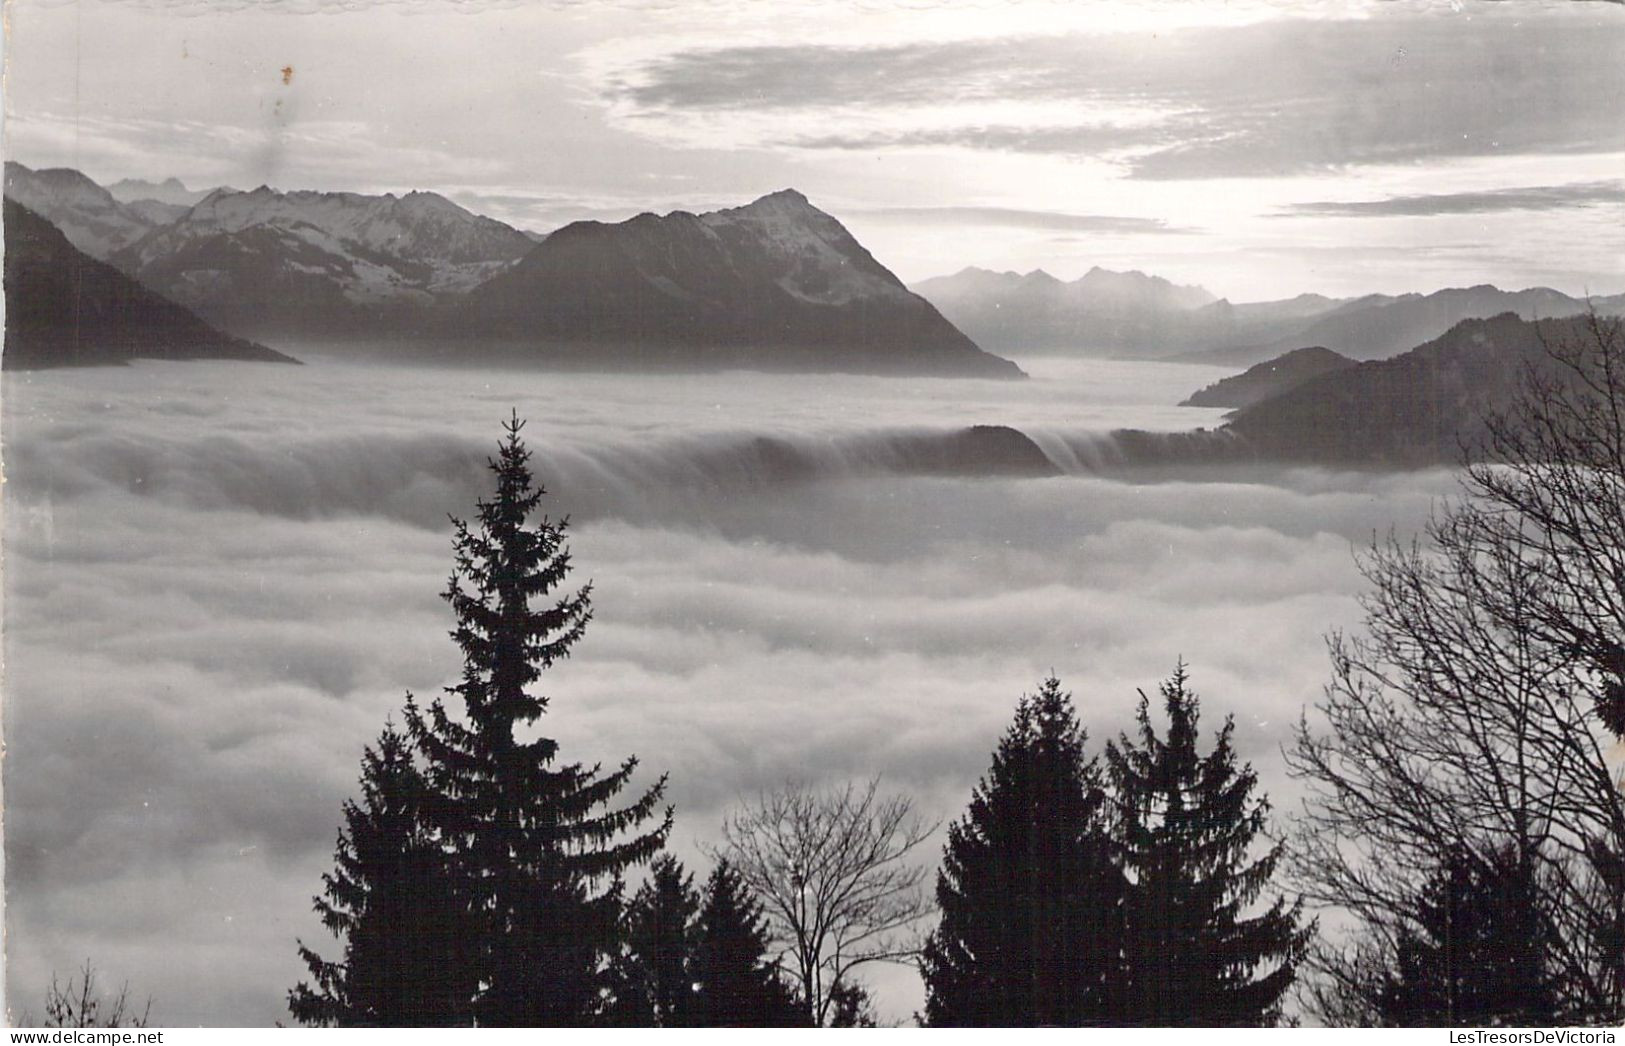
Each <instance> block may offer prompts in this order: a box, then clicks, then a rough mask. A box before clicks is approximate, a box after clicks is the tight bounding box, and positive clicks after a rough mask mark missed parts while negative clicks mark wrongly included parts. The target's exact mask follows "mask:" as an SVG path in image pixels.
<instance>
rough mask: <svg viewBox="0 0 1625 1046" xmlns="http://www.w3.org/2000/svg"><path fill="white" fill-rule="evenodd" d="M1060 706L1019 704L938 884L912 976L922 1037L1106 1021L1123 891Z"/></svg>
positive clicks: (953, 832)
mask: <svg viewBox="0 0 1625 1046" xmlns="http://www.w3.org/2000/svg"><path fill="white" fill-rule="evenodd" d="M1084 742H1085V735H1084V732H1083V730H1082V729H1081V728H1080V727H1079V726H1078V722H1077V717H1076V715H1075V713H1074V711H1073V708H1072V699H1071V696H1070V695H1069V694H1066V693H1064V692H1063V691H1062V690H1061V685H1060V682H1059V681H1058V680H1056V679H1054V678H1050V679H1047V680H1045V681H1044V683H1043V685H1042V686H1041V687H1040V688H1039V691H1038V693H1037V695H1036V696H1033V697H1023V698H1022V699H1021V701H1020V703H1019V704H1018V705H1017V706H1016V715H1015V722H1014V723H1012V724H1011V726H1010V728H1009V730H1008V731H1007V732H1006V733H1005V735H1004V737H1003V739H1002V740H1000V742H999V746H998V749H997V750H996V751H995V752H994V754H993V765H992V767H991V769H990V770H989V771H988V774H987V776H986V777H984V778H983V779H982V782H981V784H980V786H979V787H978V788H977V789H976V792H975V793H974V795H973V797H972V799H971V805H970V809H969V811H968V812H967V813H966V815H965V817H964V819H963V820H961V821H959V822H958V823H956V824H954V825H952V826H951V827H950V828H949V830H948V842H947V846H946V848H945V852H944V855H943V863H942V869H941V871H940V872H939V873H938V875H937V903H938V905H939V907H940V908H941V910H942V918H941V922H940V924H939V925H938V927H937V928H936V930H935V932H933V933H932V934H931V937H930V939H929V940H928V942H927V943H926V947H925V951H924V956H923V962H922V972H923V974H924V977H925V982H926V1014H925V1016H926V1020H927V1022H928V1023H930V1024H932V1025H980V1026H989V1025H991V1026H1037V1025H1074V1026H1075V1025H1082V1024H1094V1023H1106V1022H1108V1021H1109V1020H1110V1019H1111V1016H1112V1014H1111V1008H1112V1002H1113V996H1114V994H1115V992H1114V989H1115V986H1116V985H1115V981H1116V974H1117V970H1118V952H1119V948H1120V941H1121V933H1122V929H1121V904H1122V893H1123V884H1122V878H1121V876H1120V874H1119V873H1118V872H1117V870H1116V869H1115V867H1114V866H1113V865H1112V863H1111V844H1110V840H1109V838H1108V835H1107V819H1106V804H1105V798H1104V795H1103V792H1102V789H1101V783H1100V775H1099V771H1098V768H1097V766H1096V764H1095V762H1094V761H1093V760H1088V759H1085V757H1084Z"/></svg>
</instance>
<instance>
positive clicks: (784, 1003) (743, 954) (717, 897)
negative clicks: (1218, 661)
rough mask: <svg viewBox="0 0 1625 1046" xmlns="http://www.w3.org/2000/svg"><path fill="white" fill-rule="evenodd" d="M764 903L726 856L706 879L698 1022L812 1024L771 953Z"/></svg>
mask: <svg viewBox="0 0 1625 1046" xmlns="http://www.w3.org/2000/svg"><path fill="white" fill-rule="evenodd" d="M768 944H769V942H768V931H767V925H766V921H765V920H764V919H763V917H762V906H761V904H760V903H759V902H758V901H757V900H756V899H755V898H754V897H752V896H751V893H750V890H749V888H748V887H746V885H745V881H744V880H743V879H742V878H740V876H739V873H738V872H736V871H734V869H733V867H732V866H731V865H729V864H728V862H727V861H726V860H722V861H719V862H718V863H717V866H716V868H714V869H712V871H711V875H710V878H708V879H707V880H706V882H705V890H704V901H703V904H702V906H701V908H700V915H699V919H698V920H697V924H696V926H695V935H694V958H693V964H692V967H691V970H692V973H693V976H694V985H695V996H694V1023H695V1024H697V1025H700V1026H702V1027H707V1028H722V1027H741V1028H784V1027H796V1026H800V1025H805V1024H806V1023H807V1014H806V1008H805V1007H804V1006H803V1005H801V1004H800V1003H799V1002H797V1000H796V998H795V994H794V993H793V992H792V991H791V990H790V988H789V987H788V986H787V985H786V984H785V983H784V979H783V977H782V976H781V975H780V973H779V969H778V966H777V964H775V963H774V962H773V961H772V960H771V959H770V958H769V957H768Z"/></svg>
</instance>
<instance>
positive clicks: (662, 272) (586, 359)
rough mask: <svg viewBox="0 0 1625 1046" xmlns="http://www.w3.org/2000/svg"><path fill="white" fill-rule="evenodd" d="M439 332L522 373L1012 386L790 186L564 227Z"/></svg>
mask: <svg viewBox="0 0 1625 1046" xmlns="http://www.w3.org/2000/svg"><path fill="white" fill-rule="evenodd" d="M451 330H453V331H455V332H456V333H457V334H458V335H459V336H460V337H462V338H464V339H467V340H470V341H474V342H483V343H491V342H497V343H502V344H504V345H506V346H507V351H508V352H509V354H510V356H511V357H512V358H515V359H523V360H528V361H532V362H548V363H561V364H571V365H578V364H590V365H610V366H680V367H690V366H705V367H731V366H743V367H755V368H768V369H816V370H828V369H834V370H849V371H863V372H894V373H911V374H954V375H981V376H988V377H1019V376H1020V375H1021V371H1020V370H1019V368H1017V367H1016V365H1015V364H1013V363H1010V362H1009V361H1008V360H1003V359H1000V358H998V357H997V356H993V355H990V354H988V353H986V352H983V351H982V350H981V349H980V348H978V347H977V345H976V344H975V343H974V342H973V341H971V339H969V338H967V337H966V336H965V335H964V334H962V333H960V331H958V330H957V329H955V327H954V326H953V324H951V323H949V322H948V321H947V320H946V319H944V318H943V317H942V315H941V314H940V313H938V312H937V310H936V309H935V308H933V307H932V305H931V304H930V303H929V302H928V301H926V300H925V299H924V298H921V297H920V296H918V295H916V294H913V293H912V292H910V291H909V290H908V288H907V287H905V286H903V284H902V282H901V281H899V280H898V279H897V277H896V276H894V275H892V273H891V272H890V271H889V270H887V269H886V268H885V267H884V266H883V265H881V264H880V263H879V262H878V261H876V260H875V259H874V257H873V256H872V255H871V254H870V253H869V252H868V251H867V250H865V249H864V248H863V246H862V245H861V244H859V243H858V242H857V240H855V239H853V237H852V235H851V234H850V233H849V232H847V230H846V229H845V228H844V227H843V226H842V225H841V223H840V222H838V221H836V220H835V219H834V218H832V217H830V216H829V215H828V214H825V213H824V212H823V211H820V210H819V209H818V208H816V207H814V206H812V204H810V203H808V202H807V199H806V197H804V196H802V195H801V194H800V193H798V192H795V191H794V190H784V191H781V192H776V193H773V194H771V195H769V196H764V197H762V198H761V199H759V200H757V201H755V202H754V203H751V204H749V205H747V206H744V207H736V208H732V209H729V210H721V211H715V212H711V213H708V214H698V215H696V214H690V213H688V212H686V211H676V212H673V213H671V214H668V215H665V216H664V217H661V216H657V215H654V214H642V215H639V216H637V217H636V218H632V219H631V220H629V221H625V222H620V223H618V224H605V223H602V222H595V221H583V222H575V223H573V224H571V225H567V226H565V227H564V228H562V229H559V230H558V231H556V232H554V233H553V234H552V235H550V236H549V237H548V238H547V239H546V240H544V241H543V242H541V243H540V244H538V245H537V246H536V247H535V249H534V250H532V251H531V253H530V254H528V255H527V256H526V257H525V258H524V259H523V260H522V261H520V262H519V263H518V264H517V265H515V266H513V267H512V268H511V269H509V270H507V271H505V272H503V273H501V274H500V275H497V276H495V277H493V278H492V279H491V280H490V281H489V282H487V283H485V284H484V285H482V286H480V287H478V288H476V289H475V290H474V291H473V292H472V293H471V294H470V295H469V296H468V298H467V299H466V300H465V301H464V302H463V303H462V305H461V306H460V307H459V308H458V309H457V310H456V311H455V314H454V319H453V321H452V328H451ZM467 351H468V352H481V351H486V352H489V351H491V350H490V349H489V348H486V349H481V348H479V347H471V348H469V349H468V350H467ZM464 355H465V357H466V352H465V353H464Z"/></svg>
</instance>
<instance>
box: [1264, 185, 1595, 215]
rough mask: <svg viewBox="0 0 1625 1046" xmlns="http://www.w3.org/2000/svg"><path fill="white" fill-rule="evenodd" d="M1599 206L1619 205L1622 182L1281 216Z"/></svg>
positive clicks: (1369, 203)
mask: <svg viewBox="0 0 1625 1046" xmlns="http://www.w3.org/2000/svg"><path fill="white" fill-rule="evenodd" d="M1599 204H1611V205H1614V206H1616V207H1617V206H1619V205H1621V204H1625V181H1600V182H1575V183H1572V184H1569V185H1534V186H1529V187H1527V188H1517V189H1487V190H1484V191H1482V192H1453V193H1420V194H1417V195H1414V196H1389V197H1387V198H1385V199H1381V200H1317V201H1313V202H1310V203H1297V204H1293V205H1292V206H1291V207H1289V208H1288V209H1287V210H1286V212H1285V213H1286V214H1287V215H1306V214H1308V215H1328V216H1333V217H1339V218H1386V217H1418V216H1419V217H1427V216H1431V215H1438V214H1493V213H1495V212H1498V211H1557V210H1566V209H1568V208H1571V207H1591V206H1596V205H1599Z"/></svg>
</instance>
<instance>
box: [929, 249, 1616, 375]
mask: <svg viewBox="0 0 1625 1046" xmlns="http://www.w3.org/2000/svg"><path fill="white" fill-rule="evenodd" d="M1125 289H1132V292H1131V293H1125ZM915 290H917V291H918V292H919V293H920V294H922V295H924V296H925V297H926V298H928V299H930V300H931V301H932V302H933V303H934V304H936V305H937V306H938V308H940V309H941V310H942V312H943V315H945V316H946V317H948V319H949V320H951V321H953V322H954V323H955V324H956V325H958V326H959V327H960V328H961V329H962V330H964V331H965V332H966V333H967V334H969V335H970V336H971V337H972V338H975V339H976V341H977V342H978V343H979V344H981V345H984V346H986V347H987V348H989V349H990V350H992V351H998V352H1009V353H1016V354H1020V353H1041V354H1056V353H1064V354H1068V355H1076V356H1108V357H1122V358H1138V359H1177V360H1184V361H1189V362H1198V363H1208V364H1221V365H1231V366H1240V367H1247V366H1251V365H1253V364H1255V363H1259V362H1262V361H1265V360H1269V359H1272V358H1274V357H1276V356H1279V355H1281V354H1282V353H1283V352H1286V351H1289V350H1291V349H1296V348H1301V347H1304V346H1310V345H1314V346H1321V347H1324V348H1327V349H1329V350H1332V351H1334V352H1337V353H1340V354H1342V355H1345V356H1348V357H1350V358H1352V359H1357V360H1369V359H1382V358H1385V357H1389V356H1393V355H1395V354H1397V353H1401V352H1404V351H1406V350H1408V349H1410V348H1412V347H1414V346H1416V345H1419V344H1421V343H1422V342H1425V341H1427V340H1429V339H1431V338H1436V337H1438V336H1440V335H1441V334H1443V333H1444V332H1445V331H1447V330H1449V329H1450V328H1451V327H1452V326H1454V325H1455V324H1457V323H1459V322H1460V321H1462V320H1464V319H1474V318H1485V317H1490V316H1495V315H1499V314H1501V313H1504V312H1512V313H1515V314H1517V315H1519V316H1522V317H1523V318H1525V319H1530V320H1533V319H1542V318H1553V317H1562V316H1573V315H1578V314H1580V313H1582V312H1585V311H1587V309H1588V308H1591V307H1595V308H1597V309H1598V311H1600V312H1603V313H1619V312H1622V311H1625V295H1616V296H1614V297H1611V298H1595V299H1592V300H1591V301H1590V302H1587V301H1585V300H1582V299H1578V298H1573V297H1570V296H1569V295H1566V294H1562V293H1560V292H1558V291H1554V290H1551V289H1550V288H1546V287H1534V288H1529V289H1527V290H1521V291H1503V290H1501V289H1499V288H1496V287H1492V286H1488V285H1482V286H1477V287H1468V288H1449V289H1445V290H1440V291H1436V292H1434V293H1432V294H1404V295H1398V296H1392V295H1381V294H1373V295H1367V296H1364V297H1359V298H1347V299H1338V298H1328V297H1324V296H1321V295H1315V294H1302V295H1298V296H1297V297H1294V298H1287V299H1283V300H1279V301H1264V302H1247V303H1239V304H1238V303H1233V302H1230V301H1228V300H1226V299H1215V298H1214V297H1213V295H1212V294H1210V293H1209V292H1207V291H1205V290H1204V289H1202V288H1200V287H1182V286H1178V285H1175V284H1172V283H1169V282H1168V281H1167V280H1163V279H1161V278H1160V277H1155V276H1147V275H1145V274H1143V273H1138V272H1130V273H1108V272H1106V271H1105V270H1101V269H1094V270H1091V271H1090V272H1089V273H1088V274H1087V275H1085V276H1084V277H1082V278H1081V279H1078V280H1074V281H1072V282H1070V283H1066V282H1062V281H1061V280H1058V279H1056V278H1055V277H1053V276H1051V275H1049V274H1048V273H1046V272H1044V271H1043V270H1041V269H1039V270H1034V271H1033V272H1029V273H1026V274H1017V273H1012V272H1005V273H996V272H989V271H988V270H985V269H974V268H973V269H966V270H964V271H962V272H959V273H956V274H955V275H953V276H946V277H937V278H935V279H930V280H925V281H923V282H921V283H918V284H916V285H915Z"/></svg>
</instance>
